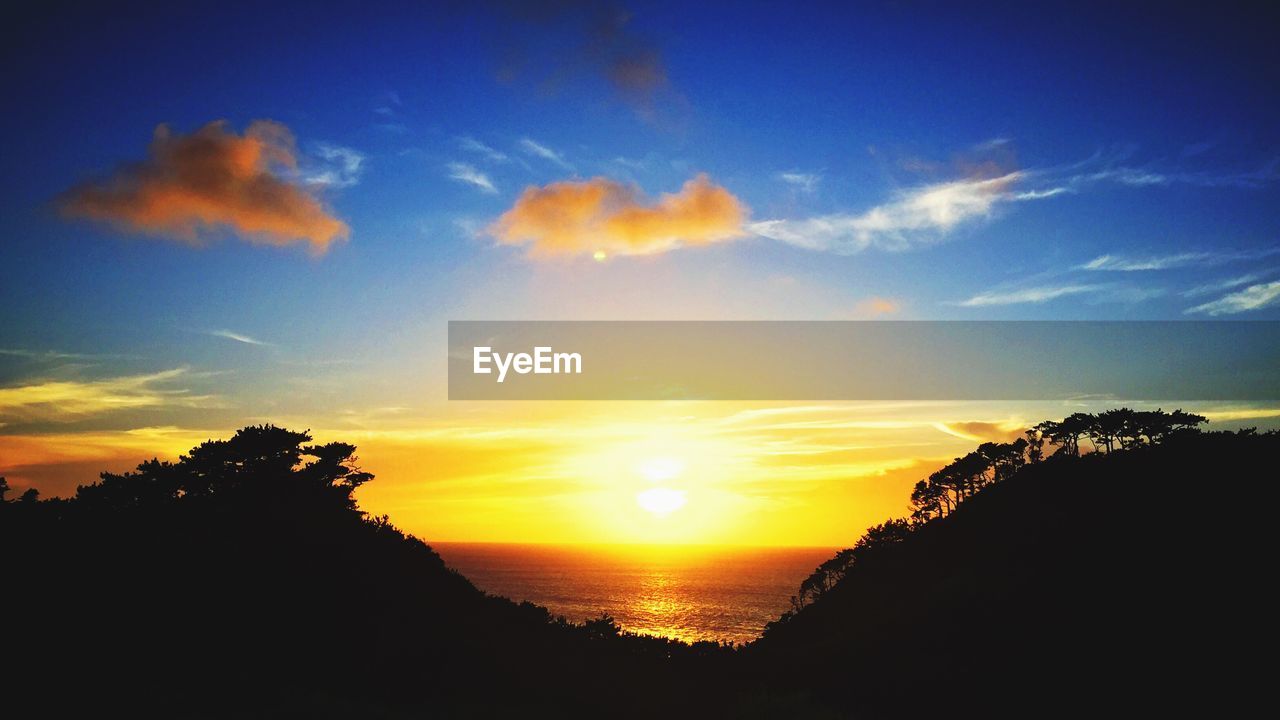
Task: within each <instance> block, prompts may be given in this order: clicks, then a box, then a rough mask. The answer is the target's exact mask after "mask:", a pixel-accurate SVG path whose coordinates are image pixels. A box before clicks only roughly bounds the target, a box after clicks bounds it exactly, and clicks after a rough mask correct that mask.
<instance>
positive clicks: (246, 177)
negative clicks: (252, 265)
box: [59, 120, 350, 253]
mask: <svg viewBox="0 0 1280 720" xmlns="http://www.w3.org/2000/svg"><path fill="white" fill-rule="evenodd" d="M147 154H148V157H147V159H146V160H144V161H142V162H139V163H130V164H127V165H123V166H121V167H120V168H118V169H117V170H116V171H115V172H114V173H112V174H111V175H110V176H109V177H107V178H105V179H102V180H96V181H90V182H86V183H83V184H81V185H78V186H76V187H74V188H72V189H71V190H69V191H67V192H66V193H64V194H63V195H62V197H61V198H60V199H59V206H60V208H61V210H62V212H63V213H64V214H65V215H67V216H69V217H76V218H86V219H89V220H95V221H99V222H106V223H110V224H112V225H114V226H116V227H118V228H121V229H123V230H125V231H129V232H139V233H144V234H147V235H156V236H162V237H169V238H176V239H179V240H184V241H187V242H192V243H194V242H198V241H199V240H200V239H201V236H202V235H204V234H206V233H207V232H209V231H211V230H214V229H217V228H227V229H230V230H232V231H233V232H235V233H236V234H238V235H240V236H241V237H242V238H244V239H246V240H248V241H250V242H254V243H263V244H267V245H277V246H279V245H288V244H291V243H296V242H305V243H308V244H309V245H310V247H311V250H312V251H313V252H316V253H323V252H324V251H325V250H327V249H328V248H329V245H330V244H331V243H333V242H334V241H336V240H340V239H345V238H346V237H347V236H348V234H349V232H350V231H349V228H348V227H347V225H346V223H344V222H342V221H341V220H339V219H337V218H335V217H333V215H331V214H330V213H329V211H328V209H327V208H325V206H324V204H323V203H322V202H321V201H320V200H319V198H317V197H316V196H315V195H314V194H312V193H311V192H310V191H309V190H308V189H307V188H305V187H303V186H301V185H298V184H295V183H293V182H291V181H290V180H289V179H288V178H287V174H288V173H290V172H292V171H296V170H297V164H298V162H297V150H296V147H295V145H294V140H293V135H292V134H291V133H290V132H289V129H288V128H286V127H285V126H284V125H281V124H280V123H276V122H272V121H270V120H257V121H255V122H253V123H252V124H250V125H249V127H248V129H246V130H245V132H244V134H243V135H237V134H236V133H235V131H233V130H229V129H228V128H227V124H226V123H225V122H224V121H221V120H219V121H215V122H211V123H209V124H208V125H205V126H204V127H202V128H200V129H199V130H197V131H195V132H193V133H191V134H190V135H182V134H180V133H174V132H173V131H171V130H170V129H169V127H168V126H167V125H160V126H159V127H157V128H156V131H155V135H154V137H153V138H152V140H151V146H150V148H149V149H148V153H147Z"/></svg>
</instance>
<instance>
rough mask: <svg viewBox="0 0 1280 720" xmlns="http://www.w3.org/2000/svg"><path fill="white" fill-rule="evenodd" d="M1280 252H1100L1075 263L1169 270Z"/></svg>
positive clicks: (1115, 268)
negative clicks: (1140, 254) (1134, 254)
mask: <svg viewBox="0 0 1280 720" xmlns="http://www.w3.org/2000/svg"><path fill="white" fill-rule="evenodd" d="M1277 253H1280V248H1274V247H1272V248H1262V249H1260V250H1245V251H1239V252H1185V253H1176V254H1173V255H1159V256H1149V257H1137V258H1135V257H1124V256H1122V255H1099V256H1098V257H1096V258H1094V259H1092V260H1090V261H1089V262H1087V263H1085V264H1083V265H1079V266H1077V267H1076V269H1077V270H1109V271H1116V272H1140V271H1144V270H1168V269H1170V268H1179V267H1188V266H1193V265H1194V266H1211V265H1223V264H1226V263H1231V262H1239V261H1243V260H1260V259H1262V258H1265V257H1268V256H1271V255H1275V254H1277Z"/></svg>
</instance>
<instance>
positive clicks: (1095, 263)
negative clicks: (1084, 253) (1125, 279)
mask: <svg viewBox="0 0 1280 720" xmlns="http://www.w3.org/2000/svg"><path fill="white" fill-rule="evenodd" d="M1210 257H1211V255H1210V254H1209V253H1178V254H1177V255H1163V256H1160V257H1147V258H1126V257H1121V256H1118V255H1099V256H1098V257H1096V258H1094V259H1092V260H1090V261H1089V262H1087V263H1085V264H1083V265H1080V266H1078V267H1077V269H1078V270H1109V271H1115V272H1138V271H1143V270H1167V269H1169V268H1176V267H1185V266H1187V265H1195V264H1198V263H1200V262H1202V261H1204V260H1206V259H1208V258H1210Z"/></svg>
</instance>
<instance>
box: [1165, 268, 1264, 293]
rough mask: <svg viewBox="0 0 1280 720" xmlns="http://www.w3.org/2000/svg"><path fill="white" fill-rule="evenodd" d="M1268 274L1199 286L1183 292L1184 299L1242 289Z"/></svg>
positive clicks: (1240, 277)
mask: <svg viewBox="0 0 1280 720" xmlns="http://www.w3.org/2000/svg"><path fill="white" fill-rule="evenodd" d="M1268 274H1270V273H1269V272H1267V273H1249V274H1248V275H1240V276H1239V277H1233V278H1227V279H1225V280H1219V281H1218V282H1212V283H1207V284H1205V285H1197V286H1195V287H1193V288H1191V289H1189V290H1184V291H1183V292H1182V297H1200V296H1201V295H1213V294H1214V293H1220V292H1223V291H1226V290H1230V289H1232V288H1237V287H1240V286H1241V285H1248V284H1250V283H1254V282H1257V281H1259V280H1261V279H1262V278H1264V277H1266V276H1267V275H1268Z"/></svg>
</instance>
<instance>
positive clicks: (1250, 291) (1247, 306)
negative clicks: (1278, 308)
mask: <svg viewBox="0 0 1280 720" xmlns="http://www.w3.org/2000/svg"><path fill="white" fill-rule="evenodd" d="M1277 299H1280V280H1277V281H1276V282H1269V283H1261V284H1258V285H1250V286H1249V287H1247V288H1245V289H1244V290H1240V291H1238V292H1233V293H1230V294H1228V295H1224V296H1222V297H1220V298H1218V299H1217V300H1214V301H1213V302H1207V303H1204V304H1203V305H1197V306H1195V307H1192V308H1187V309H1186V310H1185V311H1184V312H1186V313H1187V314H1193V313H1203V314H1205V315H1235V314H1237V313H1243V312H1249V311H1250V310H1261V309H1262V308H1264V307H1268V306H1270V305H1272V304H1275V302H1276V300H1277Z"/></svg>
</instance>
